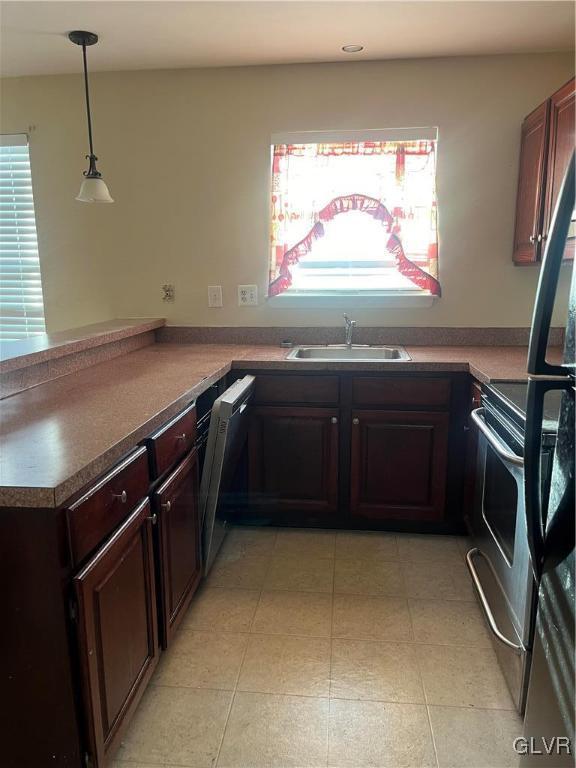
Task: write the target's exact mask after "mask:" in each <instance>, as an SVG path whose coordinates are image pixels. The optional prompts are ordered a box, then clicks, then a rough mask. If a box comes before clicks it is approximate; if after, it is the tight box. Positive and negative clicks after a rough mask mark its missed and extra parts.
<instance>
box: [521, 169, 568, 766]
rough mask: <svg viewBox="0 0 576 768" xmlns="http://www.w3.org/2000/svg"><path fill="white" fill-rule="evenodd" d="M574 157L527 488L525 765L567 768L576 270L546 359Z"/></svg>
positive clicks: (531, 411) (559, 226)
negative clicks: (549, 435)
mask: <svg viewBox="0 0 576 768" xmlns="http://www.w3.org/2000/svg"><path fill="white" fill-rule="evenodd" d="M574 174H575V172H574V156H573V157H572V160H571V163H570V165H569V168H568V171H567V173H566V177H565V179H564V185H563V188H562V191H561V193H560V196H559V199H558V203H557V206H556V211H555V214H554V220H553V223H552V227H551V232H550V238H549V241H548V243H547V247H546V251H545V255H544V261H543V264H542V270H541V274H540V282H539V285H538V292H537V297H536V304H535V307H534V315H533V321H532V331H531V336H530V348H529V353H528V374H529V383H528V405H527V414H526V422H527V423H526V433H525V435H526V437H525V447H524V450H525V453H524V457H525V494H526V517H527V524H528V531H529V546H530V553H531V558H532V565H533V570H534V578H535V580H536V582H537V584H538V603H537V608H536V614H535V615H536V619H535V628H534V635H533V637H534V640H533V650H532V668H531V673H530V682H529V687H528V698H527V704H526V714H525V720H524V741H523V743H522V744H521V745H520V749H519V751H521V753H523V754H522V757H521V759H520V765H521V766H522V767H523V768H524V767H528V766H530V768H535V766H547V768H564V766H574V765H575V764H576V763H575V756H574V749H575V746H576V745H575V741H574V737H575V732H574V730H575V725H574V720H575V707H576V703H575V694H574V690H575V685H574V679H575V677H574V676H575V665H574V654H575V646H574V623H575V609H574V600H575V590H574V581H575V571H574V568H575V557H574V537H575V531H574V518H575V514H576V511H575V499H574V480H575V478H574V431H575V421H574V418H575V414H574V395H575V385H576V382H575V373H576V367H575V355H576V337H575V334H576V328H575V326H576V269H574V268H573V270H572V281H571V290H570V299H569V309H568V324H567V327H566V336H565V346H564V355H563V360H562V362H558V361H556V362H554V361H553V362H549V361H548V360H547V354H546V353H547V342H548V333H549V330H550V323H551V319H552V310H553V307H554V301H555V297H556V292H557V285H558V279H559V274H560V270H561V269H566V268H567V267H566V266H561V262H562V257H563V254H564V249H565V244H566V240H567V237H568V236H569V235H573V232H571V230H570V227H573V226H574V197H575V194H574V184H575V175H574ZM551 390H561V400H560V402H561V405H560V413H559V421H558V435H557V439H556V448H555V452H554V458H553V467H552V474H551V480H550V485H549V487H547V488H544V487H543V485H542V480H541V478H542V476H543V472H542V473H541V455H540V445H541V439H540V438H541V430H542V417H543V404H544V400H545V398H546V394H547V393H548V392H550V391H551Z"/></svg>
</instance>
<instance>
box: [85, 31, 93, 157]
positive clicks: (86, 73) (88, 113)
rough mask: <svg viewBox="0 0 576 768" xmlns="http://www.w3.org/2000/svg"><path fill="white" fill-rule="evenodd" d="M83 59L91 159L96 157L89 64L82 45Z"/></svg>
mask: <svg viewBox="0 0 576 768" xmlns="http://www.w3.org/2000/svg"><path fill="white" fill-rule="evenodd" d="M82 59H83V61H84V90H85V91H86V114H87V115H88V143H89V144H90V157H93V156H94V147H93V145H92V117H91V115H90V91H89V89H88V64H87V62H86V46H85V45H84V44H83V45H82Z"/></svg>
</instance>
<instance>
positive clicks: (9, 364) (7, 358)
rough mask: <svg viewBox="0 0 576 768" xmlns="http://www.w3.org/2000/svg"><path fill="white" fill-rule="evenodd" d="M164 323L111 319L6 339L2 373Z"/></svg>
mask: <svg viewBox="0 0 576 768" xmlns="http://www.w3.org/2000/svg"><path fill="white" fill-rule="evenodd" d="M165 323H166V321H165V320H164V319H163V318H131V319H127V320H108V321H106V322H103V323H94V324H93V325H84V326H82V327H81V328H74V329H73V330H70V331H56V332H55V333H43V334H41V335H39V336H32V337H30V338H28V339H22V340H21V341H10V342H3V343H2V344H1V345H0V373H8V372H10V371H17V370H20V369H22V368H27V367H28V366H30V365H36V364H38V363H44V362H46V361H47V360H56V359H58V358H59V357H64V356H65V355H72V354H74V353H76V352H83V351H84V350H86V349H93V348H94V347H99V346H102V345H103V344H110V343H112V342H114V341H121V340H122V339H127V338H129V337H130V336H136V335H138V334H140V333H146V331H154V330H156V329H157V328H161V327H162V326H163V325H165Z"/></svg>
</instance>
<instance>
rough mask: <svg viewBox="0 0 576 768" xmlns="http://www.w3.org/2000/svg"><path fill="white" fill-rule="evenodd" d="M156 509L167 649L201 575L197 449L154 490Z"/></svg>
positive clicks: (164, 637)
mask: <svg viewBox="0 0 576 768" xmlns="http://www.w3.org/2000/svg"><path fill="white" fill-rule="evenodd" d="M154 509H155V511H156V514H157V516H158V534H159V536H158V538H159V542H158V543H159V548H160V552H161V556H160V557H159V558H158V559H159V563H160V585H161V594H160V605H161V613H162V617H163V621H162V646H163V648H167V647H168V645H169V644H170V641H171V639H172V637H173V635H174V632H175V631H176V628H177V626H178V624H179V622H180V619H181V618H182V616H183V614H184V612H185V610H186V608H187V607H188V605H189V604H190V601H191V599H192V597H193V596H194V592H195V591H196V588H197V586H198V584H199V582H200V579H201V577H202V558H201V554H200V519H199V510H198V455H197V453H196V451H192V453H191V454H190V455H189V456H188V457H187V458H186V459H184V461H183V462H181V464H179V466H178V467H177V468H176V469H175V470H174V472H172V474H171V475H169V477H168V478H167V479H166V480H165V481H164V482H163V483H162V485H161V486H160V487H159V488H158V489H157V490H156V491H155V492H154Z"/></svg>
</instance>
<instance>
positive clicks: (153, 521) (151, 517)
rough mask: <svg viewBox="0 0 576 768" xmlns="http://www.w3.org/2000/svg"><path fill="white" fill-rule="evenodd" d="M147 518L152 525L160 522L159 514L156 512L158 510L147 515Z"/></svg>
mask: <svg viewBox="0 0 576 768" xmlns="http://www.w3.org/2000/svg"><path fill="white" fill-rule="evenodd" d="M146 520H150V522H151V523H152V525H156V523H157V522H158V515H157V514H156V512H154V514H153V515H150V516H149V517H147V518H146Z"/></svg>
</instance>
